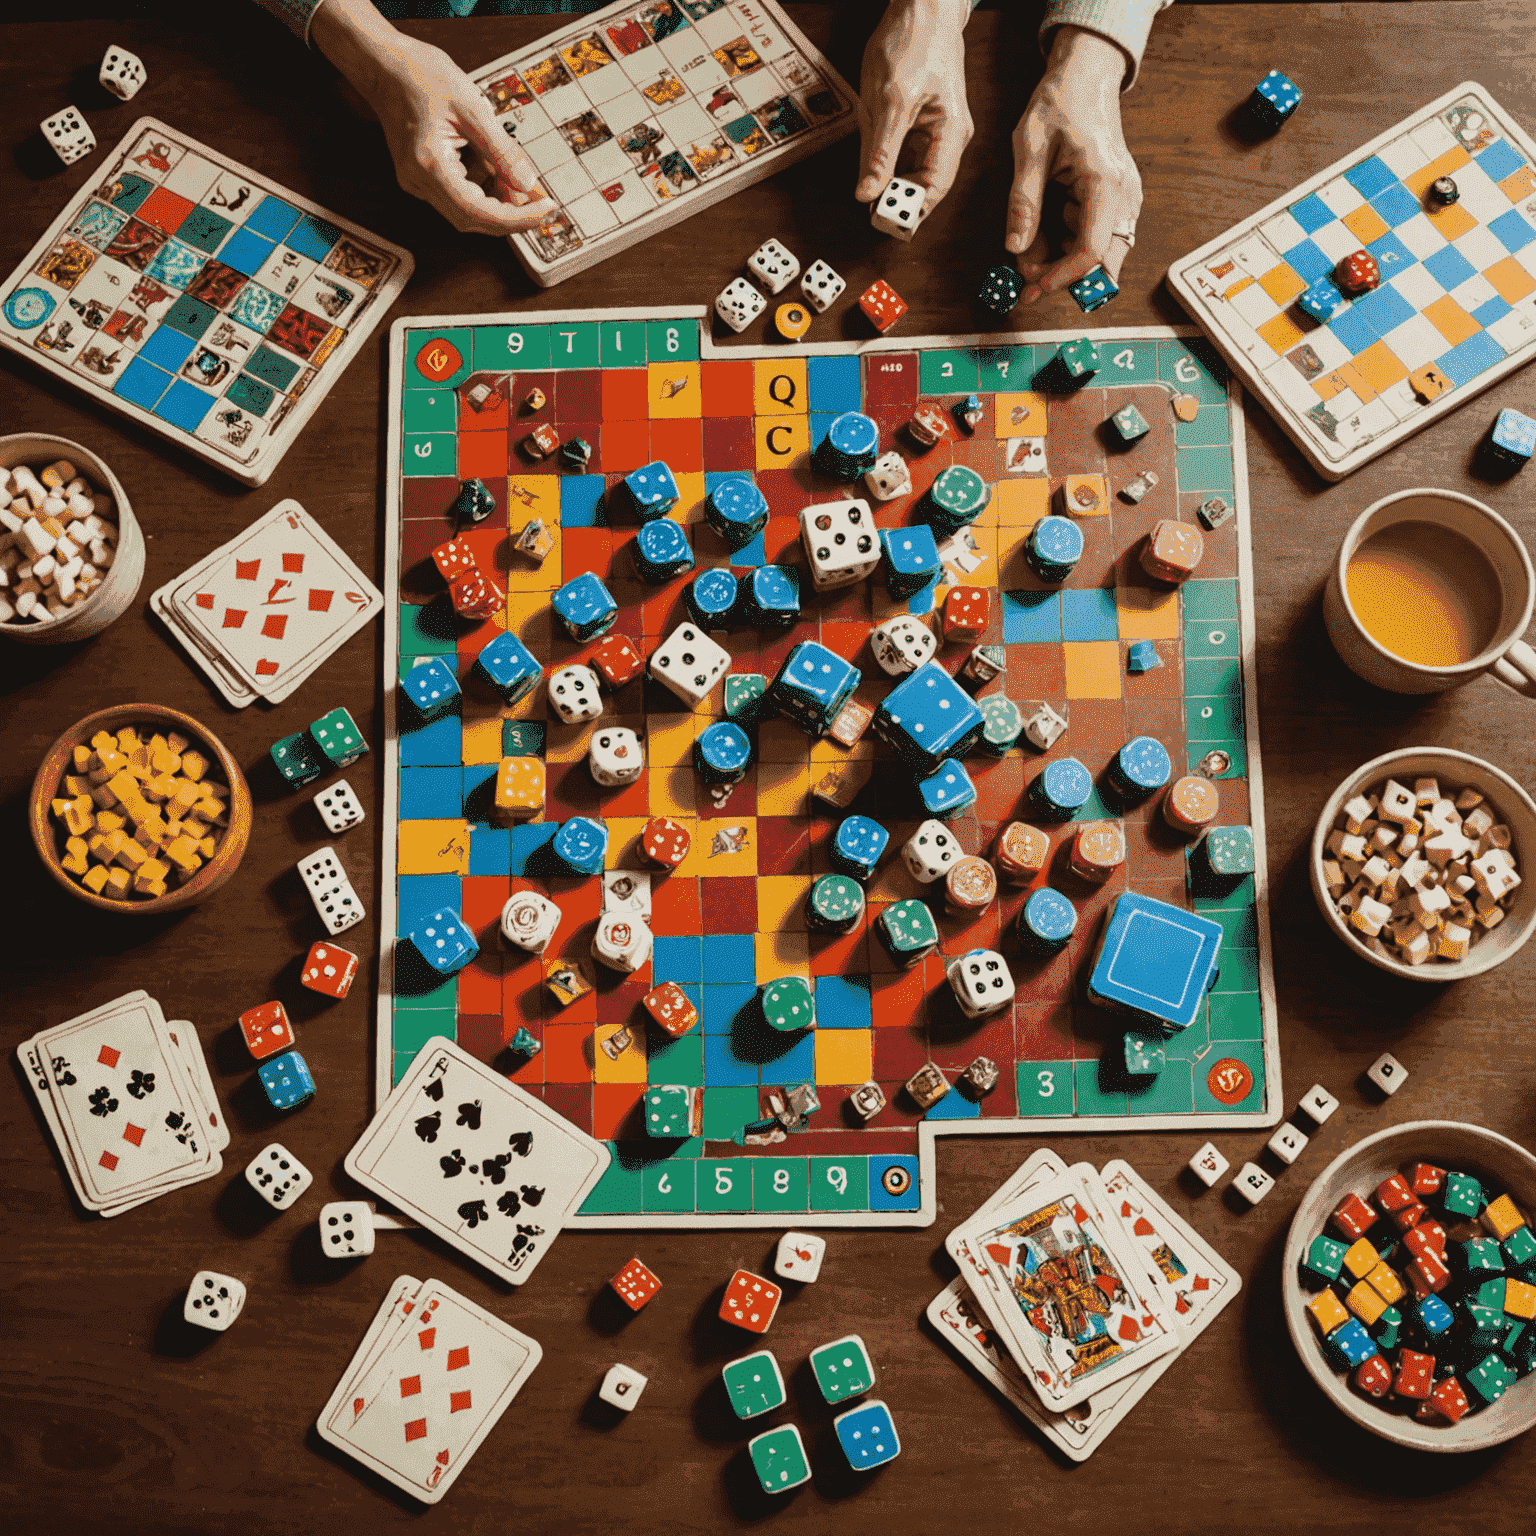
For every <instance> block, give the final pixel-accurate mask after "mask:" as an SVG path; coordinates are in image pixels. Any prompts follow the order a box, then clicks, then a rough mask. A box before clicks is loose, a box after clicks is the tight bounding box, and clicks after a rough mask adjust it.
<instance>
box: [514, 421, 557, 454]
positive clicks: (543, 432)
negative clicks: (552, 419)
mask: <svg viewBox="0 0 1536 1536" xmlns="http://www.w3.org/2000/svg"><path fill="white" fill-rule="evenodd" d="M559 446H560V434H559V433H558V432H556V431H555V429H554V428H553V427H552V426H550V424H549V423H548V422H547V421H541V422H540V423H539V425H538V426H536V427H535V428H534V429H533V431H532V432H530V433H529V434H528V436H527V437H525V438H524V439H523V452H524V453H526V454H527V455H528V457H529V458H530V459H547V458H548V457H549V456H550V454H552V453H553V452H554V451H555V449H556V448H558V447H559Z"/></svg>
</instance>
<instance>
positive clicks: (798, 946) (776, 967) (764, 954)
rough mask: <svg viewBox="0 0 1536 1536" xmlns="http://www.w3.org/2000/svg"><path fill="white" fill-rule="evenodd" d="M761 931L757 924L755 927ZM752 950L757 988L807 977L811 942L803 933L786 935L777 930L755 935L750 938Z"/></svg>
mask: <svg viewBox="0 0 1536 1536" xmlns="http://www.w3.org/2000/svg"><path fill="white" fill-rule="evenodd" d="M759 928H761V923H759ZM753 944H754V945H755V946H756V971H755V973H754V974H755V975H756V978H757V984H758V986H762V985H763V984H764V982H769V981H776V980H777V979H778V978H779V977H780V976H804V977H806V978H807V979H809V977H810V974H811V940H810V935H809V934H805V933H788V932H786V931H784V930H783V929H779V930H777V931H775V932H773V933H762V932H758V933H757V934H756V935H754V937H753Z"/></svg>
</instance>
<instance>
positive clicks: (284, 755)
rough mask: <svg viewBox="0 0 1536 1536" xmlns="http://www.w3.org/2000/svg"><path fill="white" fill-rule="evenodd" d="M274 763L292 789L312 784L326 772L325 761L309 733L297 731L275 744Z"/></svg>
mask: <svg viewBox="0 0 1536 1536" xmlns="http://www.w3.org/2000/svg"><path fill="white" fill-rule="evenodd" d="M272 761H273V762H274V763H276V764H277V771H278V772H279V773H280V774H282V776H283V778H284V780H285V781H286V782H287V784H288V786H289V788H291V789H299V788H301V787H302V786H303V785H305V784H312V783H313V782H314V781H315V780H316V779H318V778H319V777H320V775H321V774H323V773H324V772H325V771H326V762H325V759H324V758H323V757H321V755H320V754H319V752H317V751H316V750H315V744H314V742H313V741H311V740H310V737H309V733H308V732H307V731H296V732H295V733H294V734H293V735H292V736H284V737H283V739H282V740H281V741H275V742H273V743H272Z"/></svg>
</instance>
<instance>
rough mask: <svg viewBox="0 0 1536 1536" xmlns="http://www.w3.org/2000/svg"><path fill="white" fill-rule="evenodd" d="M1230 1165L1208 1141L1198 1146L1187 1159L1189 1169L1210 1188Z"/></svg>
mask: <svg viewBox="0 0 1536 1536" xmlns="http://www.w3.org/2000/svg"><path fill="white" fill-rule="evenodd" d="M1231 1166H1232V1165H1231V1164H1230V1163H1229V1162H1228V1161H1227V1160H1226V1158H1224V1157H1223V1156H1222V1155H1221V1153H1220V1152H1218V1151H1217V1150H1216V1148H1215V1147H1214V1146H1213V1145H1212V1143H1210V1142H1206V1144H1205V1145H1204V1146H1203V1147H1201V1148H1200V1150H1199V1151H1198V1152H1196V1153H1195V1155H1194V1156H1193V1157H1192V1158H1190V1160H1189V1171H1190V1172H1191V1173H1192V1174H1194V1176H1195V1177H1196V1178H1197V1179H1199V1180H1200V1182H1201V1183H1202V1184H1204V1185H1205V1187H1206V1188H1207V1189H1210V1188H1211V1186H1212V1185H1214V1184H1215V1182H1216V1180H1217V1179H1219V1178H1220V1177H1221V1176H1222V1174H1224V1173H1225V1172H1226V1171H1227V1169H1228V1168H1230V1167H1231Z"/></svg>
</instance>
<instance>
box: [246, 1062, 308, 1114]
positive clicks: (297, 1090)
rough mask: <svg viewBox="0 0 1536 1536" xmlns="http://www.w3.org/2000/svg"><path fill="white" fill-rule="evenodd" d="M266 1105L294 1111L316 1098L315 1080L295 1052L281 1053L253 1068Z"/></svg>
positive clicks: (305, 1063)
mask: <svg viewBox="0 0 1536 1536" xmlns="http://www.w3.org/2000/svg"><path fill="white" fill-rule="evenodd" d="M256 1075H257V1077H259V1078H260V1079H261V1086H262V1089H263V1090H264V1091H265V1093H266V1095H267V1103H269V1104H270V1105H271V1106H272V1108H273V1109H282V1110H286V1109H297V1108H298V1107H299V1105H300V1104H307V1103H308V1102H309V1101H310V1100H311V1099H312V1098H314V1096H315V1080H314V1078H313V1077H312V1076H311V1075H310V1070H309V1063H308V1062H307V1061H305V1060H304V1058H303V1057H302V1056H300V1055H299V1053H298V1052H297V1051H284V1052H283V1054H282V1055H281V1056H274V1057H272V1059H271V1060H270V1061H264V1062H262V1063H261V1065H260V1066H258V1067H257V1068H256Z"/></svg>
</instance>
